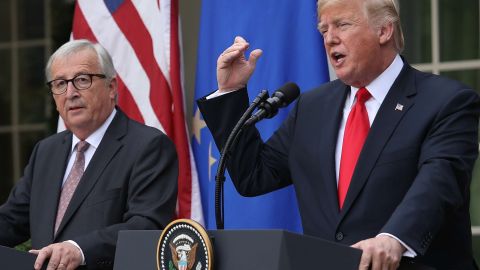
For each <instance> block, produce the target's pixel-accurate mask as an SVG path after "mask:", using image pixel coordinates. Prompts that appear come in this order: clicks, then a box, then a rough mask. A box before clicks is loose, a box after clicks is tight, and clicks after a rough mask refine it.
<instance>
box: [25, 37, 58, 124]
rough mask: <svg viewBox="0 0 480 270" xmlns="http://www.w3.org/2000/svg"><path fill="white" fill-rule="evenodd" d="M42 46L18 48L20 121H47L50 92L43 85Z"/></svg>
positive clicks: (43, 61)
mask: <svg viewBox="0 0 480 270" xmlns="http://www.w3.org/2000/svg"><path fill="white" fill-rule="evenodd" d="M44 63H45V60H44V47H42V46H40V47H31V48H22V49H20V50H19V82H18V84H19V100H20V101H19V108H20V110H19V114H20V123H21V124H26V123H44V122H45V121H47V116H48V111H49V105H48V104H49V102H50V98H51V97H50V94H49V93H48V89H47V86H46V85H45V78H44V77H45V76H44V72H43V70H44Z"/></svg>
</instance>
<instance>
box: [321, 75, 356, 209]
mask: <svg viewBox="0 0 480 270" xmlns="http://www.w3.org/2000/svg"><path fill="white" fill-rule="evenodd" d="M330 91H331V96H330V98H329V99H327V102H325V103H324V104H323V108H322V109H323V111H324V112H325V113H324V114H323V115H322V117H321V119H323V120H322V122H321V123H322V124H321V125H315V127H317V128H318V130H317V132H321V133H324V134H325V138H326V139H325V140H322V141H320V142H319V147H318V149H319V150H318V151H317V155H318V160H319V161H320V162H319V164H322V166H319V169H320V170H321V172H320V173H321V174H322V175H323V179H325V181H321V182H322V183H324V185H325V187H324V188H325V189H324V190H326V193H325V198H326V199H327V203H326V204H325V209H329V211H332V212H331V213H332V215H329V216H335V217H337V216H338V211H339V209H338V197H337V176H336V173H335V150H336V146H337V139H338V130H339V128H340V121H341V120H342V117H343V107H344V104H345V99H346V98H347V93H348V91H349V87H348V86H346V85H345V84H343V83H340V84H339V85H338V86H337V87H334V88H333V89H331V90H330ZM319 107H321V106H319ZM313 115H317V114H313ZM325 153H327V154H325ZM332 206H334V207H332Z"/></svg>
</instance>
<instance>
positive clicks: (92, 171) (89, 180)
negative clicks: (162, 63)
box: [57, 108, 127, 236]
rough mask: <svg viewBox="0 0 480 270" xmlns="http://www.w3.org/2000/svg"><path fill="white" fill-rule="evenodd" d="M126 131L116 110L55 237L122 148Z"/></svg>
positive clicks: (125, 125)
mask: <svg viewBox="0 0 480 270" xmlns="http://www.w3.org/2000/svg"><path fill="white" fill-rule="evenodd" d="M126 131H127V118H126V116H125V115H124V114H123V113H122V112H121V111H120V110H119V109H118V108H117V114H116V115H115V118H114V119H113V121H112V123H111V124H110V126H109V127H108V129H107V131H106V132H105V135H104V136H103V139H102V141H101V142H100V145H99V146H98V148H97V150H96V151H95V154H94V155H93V157H92V160H90V163H89V164H88V166H87V168H86V170H85V173H84V174H83V176H82V179H81V180H80V183H79V184H78V187H77V189H76V190H75V193H74V194H73V197H72V200H71V201H70V203H69V205H68V207H67V210H66V212H65V215H64V216H63V219H62V223H61V224H60V227H59V228H58V232H57V236H58V235H60V233H61V231H62V230H63V228H64V227H65V226H66V224H67V223H68V222H69V221H70V219H71V218H72V216H73V214H74V213H75V212H76V211H77V210H78V208H79V207H80V206H81V204H82V202H83V201H84V200H85V198H86V197H87V195H88V194H89V193H90V192H91V190H92V188H93V187H94V186H95V183H97V181H98V180H99V178H100V176H101V174H102V172H103V171H104V170H105V168H106V167H107V166H108V163H109V162H110V161H111V160H112V158H113V157H114V156H115V154H116V153H117V152H118V150H119V149H120V148H121V147H122V145H123V143H122V142H121V141H120V139H121V138H122V137H123V136H124V135H125V133H126Z"/></svg>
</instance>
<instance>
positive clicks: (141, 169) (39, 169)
mask: <svg viewBox="0 0 480 270" xmlns="http://www.w3.org/2000/svg"><path fill="white" fill-rule="evenodd" d="M71 149H72V133H71V132H70V131H64V132H61V133H58V134H55V135H52V136H50V137H48V138H46V139H44V140H42V141H40V142H39V143H37V145H36V146H35V148H34V150H33V153H32V155H31V158H30V161H29V163H28V165H27V167H26V168H25V172H24V176H23V177H22V179H20V180H19V181H18V183H17V184H16V185H15V187H14V189H13V190H12V192H11V194H10V196H9V198H8V200H7V202H6V203H5V204H4V205H2V206H1V207H0V244H1V245H6V246H14V245H17V244H20V243H22V242H23V241H26V240H28V239H29V238H31V239H32V247H33V248H35V249H39V248H42V247H45V246H47V245H49V244H52V243H56V242H62V241H64V240H73V241H75V242H76V243H77V244H78V245H79V246H80V247H81V248H82V250H83V252H84V255H85V259H86V263H87V268H88V269H112V268H113V261H114V255H115V245H116V241H117V233H118V231H119V230H138V229H141V230H145V229H161V228H163V227H164V226H166V225H167V224H168V223H169V222H170V221H171V220H172V219H173V218H174V214H175V204H176V198H177V175H178V164H177V156H176V151H175V148H174V145H173V143H172V142H171V141H170V139H169V138H168V137H167V136H166V135H165V134H163V133H162V132H161V131H159V130H157V129H154V128H151V127H147V126H144V125H142V124H139V123H137V122H135V121H133V120H131V119H129V118H127V117H126V115H125V114H123V113H122V112H121V111H120V110H119V109H118V108H117V114H116V115H115V117H114V119H113V121H112V123H111V124H110V126H109V127H108V129H107V131H106V133H105V135H104V137H103V139H102V141H101V143H100V145H99V147H98V148H97V150H96V151H95V154H94V155H93V157H92V159H91V161H90V163H89V164H88V167H87V168H86V170H85V173H84V175H83V176H82V179H81V180H80V183H79V185H78V187H77V189H76V191H75V193H74V195H73V198H72V200H71V201H70V204H69V205H68V208H67V210H66V213H65V216H64V218H63V220H62V223H61V225H60V227H59V229H58V232H57V234H56V235H55V236H54V223H55V217H56V212H57V205H58V200H59V197H60V187H61V183H62V180H63V176H64V173H65V169H66V166H67V162H68V156H69V153H70V151H71Z"/></svg>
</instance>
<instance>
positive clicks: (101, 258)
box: [71, 134, 178, 268]
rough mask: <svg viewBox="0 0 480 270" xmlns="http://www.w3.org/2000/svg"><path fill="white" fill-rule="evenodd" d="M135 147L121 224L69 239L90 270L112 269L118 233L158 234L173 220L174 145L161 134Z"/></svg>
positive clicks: (175, 163)
mask: <svg viewBox="0 0 480 270" xmlns="http://www.w3.org/2000/svg"><path fill="white" fill-rule="evenodd" d="M139 139H142V140H144V138H139ZM136 147H140V150H139V154H138V155H137V156H135V157H132V158H134V159H135V160H134V163H133V164H134V165H133V168H132V170H131V175H130V178H129V181H128V198H127V202H126V205H125V212H124V214H123V217H122V220H121V221H120V222H118V223H116V224H113V225H110V226H107V227H105V228H102V229H99V230H95V231H93V232H91V233H88V234H84V235H80V236H78V237H73V238H72V239H71V240H73V241H75V242H76V243H77V244H78V245H79V246H80V247H81V248H82V251H83V253H84V255H85V260H86V264H87V266H89V267H93V268H95V267H98V268H102V267H105V266H106V264H109V265H110V266H111V264H112V263H113V256H114V254H115V246H116V241H117V234H118V231H120V230H140V229H141V230H148V229H151V230H157V229H161V228H164V227H165V226H166V225H167V224H168V223H169V222H170V221H171V220H173V218H174V215H175V205H176V199H177V177H178V161H177V155H176V151H175V147H174V145H173V143H172V142H171V141H170V139H168V137H167V136H166V135H163V134H162V135H161V136H155V137H153V139H150V140H147V141H145V142H142V143H137V146H136ZM119 207H120V206H119Z"/></svg>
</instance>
